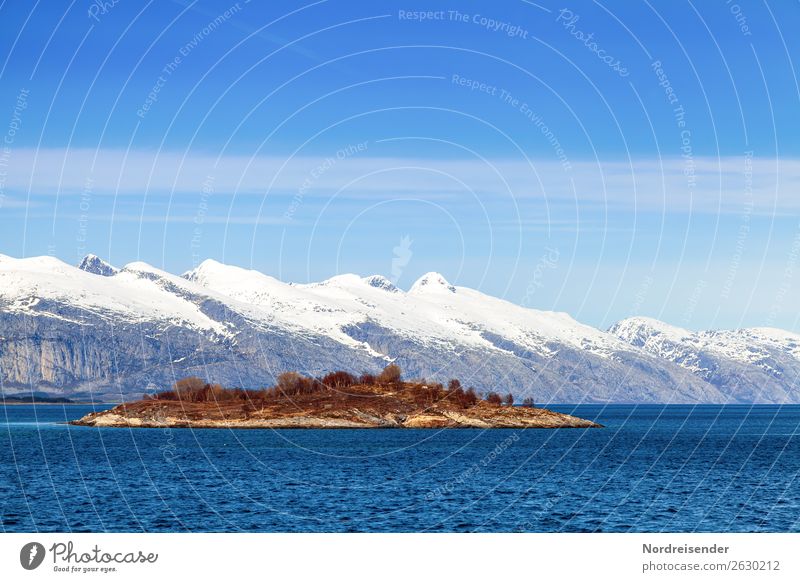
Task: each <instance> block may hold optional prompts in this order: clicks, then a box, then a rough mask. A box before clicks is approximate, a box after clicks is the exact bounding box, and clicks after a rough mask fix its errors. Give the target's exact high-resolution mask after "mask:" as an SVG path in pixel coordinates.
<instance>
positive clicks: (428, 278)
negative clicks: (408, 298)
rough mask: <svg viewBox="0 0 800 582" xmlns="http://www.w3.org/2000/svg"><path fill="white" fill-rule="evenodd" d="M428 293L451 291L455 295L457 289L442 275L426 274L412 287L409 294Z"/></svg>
mask: <svg viewBox="0 0 800 582" xmlns="http://www.w3.org/2000/svg"><path fill="white" fill-rule="evenodd" d="M427 291H449V292H450V293H455V292H456V288H455V287H454V286H453V285H451V284H450V283H448V282H447V279H445V278H444V277H443V276H442V275H441V274H440V273H434V272H431V273H425V274H424V275H423V276H422V277H420V278H419V279H417V281H416V283H414V284H413V285H412V286H411V290H410V291H409V293H420V292H427Z"/></svg>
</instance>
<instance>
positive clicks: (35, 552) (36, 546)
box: [19, 542, 45, 570]
mask: <svg viewBox="0 0 800 582" xmlns="http://www.w3.org/2000/svg"><path fill="white" fill-rule="evenodd" d="M44 554H45V551H44V546H43V545H42V544H40V543H39V542H29V543H27V544H25V545H24V546H22V549H21V550H20V551H19V563H20V564H22V567H23V568H25V569H26V570H35V569H36V568H38V567H39V566H41V565H42V562H43V561H44Z"/></svg>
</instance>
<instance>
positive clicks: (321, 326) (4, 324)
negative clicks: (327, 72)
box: [0, 256, 800, 403]
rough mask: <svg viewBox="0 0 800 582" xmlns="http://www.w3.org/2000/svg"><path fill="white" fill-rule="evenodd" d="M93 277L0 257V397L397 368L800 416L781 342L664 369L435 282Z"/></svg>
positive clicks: (790, 352)
mask: <svg viewBox="0 0 800 582" xmlns="http://www.w3.org/2000/svg"><path fill="white" fill-rule="evenodd" d="M97 261H99V259H97V260H94V259H92V258H87V259H86V260H85V261H84V262H83V263H82V265H84V266H85V267H86V268H80V269H79V268H75V267H71V266H69V265H66V264H65V263H62V262H60V261H58V260H56V259H54V258H51V257H37V258H30V259H12V258H10V257H5V256H0V382H1V383H2V388H3V390H4V392H6V393H14V392H19V391H24V390H28V391H29V390H30V389H31V388H33V389H35V390H37V391H44V392H49V393H53V394H55V395H65V396H72V395H74V396H87V395H91V396H92V397H95V398H102V399H106V400H119V399H131V398H137V397H139V396H140V395H141V394H142V393H143V392H150V391H153V390H154V389H161V388H164V387H166V386H168V385H170V384H171V383H172V382H174V381H175V380H176V379H179V378H182V377H184V376H187V375H198V376H202V377H204V378H207V379H208V380H209V381H212V382H218V383H220V384H223V385H226V386H243V387H253V388H256V387H262V386H267V385H271V384H272V383H274V381H275V378H276V377H277V375H278V374H280V373H281V372H284V371H287V370H297V371H300V372H304V373H307V374H313V375H320V374H322V373H325V372H329V371H331V370H336V369H347V370H364V371H373V372H375V371H378V370H380V369H382V368H383V367H384V366H385V365H386V363H387V362H390V361H395V362H397V363H398V364H399V365H400V366H401V367H402V368H403V370H404V372H405V376H406V377H426V378H429V379H432V380H438V381H446V380H447V379H449V378H451V377H459V378H461V379H462V381H464V383H465V384H466V385H471V386H474V387H475V388H477V389H478V390H484V391H488V390H496V391H501V392H508V391H511V392H513V393H514V394H515V396H517V397H518V398H523V397H525V396H528V395H532V396H534V398H536V401H537V402H542V403H547V402H586V401H588V402H676V403H677V402H731V401H750V400H753V401H756V402H800V390H798V389H797V372H798V365H800V364H798V358H799V357H800V356H798V350H797V349H796V345H797V344H796V341H797V339H796V338H797V336H795V335H792V334H789V333H788V332H780V331H777V330H771V331H769V332H767V331H764V330H762V331H760V332H759V331H758V330H742V331H737V332H704V334H705V335H704V334H699V335H700V337H702V338H705V339H704V340H703V341H704V342H706V343H705V344H704V345H705V346H706V347H705V348H704V349H702V350H699V351H698V350H697V349H695V350H694V352H692V350H691V349H689V348H691V347H692V346H694V347H695V348H696V347H697V345H696V344H695V343H692V342H693V341H695V340H692V342H689V344H685V343H680V342H678V343H679V344H680V345H681V347H682V350H683V351H682V352H681V354H683V355H682V356H681V357H674V353H673V352H671V351H669V350H667V349H657V348H656V345H660V343H659V342H660V341H661V340H657V339H648V338H653V337H657V334H655V333H650V334H649V333H648V332H647V331H646V330H644V329H641V330H639V331H637V330H636V329H634V327H635V326H628V325H622V324H623V323H624V322H621V323H620V324H619V326H615V327H614V328H612V330H611V333H607V332H603V331H600V330H598V329H595V328H592V327H590V326H587V325H583V324H581V323H579V322H577V321H575V320H574V319H572V318H571V317H569V316H568V315H566V314H563V313H555V312H546V311H537V310H532V309H525V308H522V307H520V306H518V305H514V304H512V303H509V302H507V301H503V300H500V299H497V298H494V297H490V296H487V295H484V294H482V293H480V292H478V291H475V290H472V289H468V288H465V287H458V286H454V285H451V284H450V283H448V282H447V281H446V280H445V279H444V277H442V276H441V275H439V274H436V273H429V274H427V275H424V276H423V277H421V278H420V279H419V280H418V281H417V283H415V284H414V285H413V286H412V287H411V289H410V290H409V291H407V292H405V291H402V290H400V289H398V288H397V287H396V286H394V285H393V284H392V283H391V282H390V281H388V280H386V279H385V278H383V277H380V276H372V277H367V278H361V277H358V276H356V275H340V276H337V277H333V278H332V279H329V280H327V281H324V282H321V283H314V284H308V285H294V284H287V283H283V282H281V281H278V280H277V279H274V278H272V277H269V276H267V275H264V274H261V273H259V272H257V271H250V270H246V269H241V268H238V267H231V266H226V265H223V264H220V263H217V262H215V261H210V260H209V261H205V262H204V263H202V264H201V265H200V266H199V267H198V268H196V269H194V270H192V271H190V272H188V273H185V274H184V275H183V276H175V275H171V274H169V273H166V272H164V271H161V270H159V269H156V268H154V267H151V266H149V265H146V264H144V263H131V264H129V265H126V266H125V267H124V268H122V269H119V270H117V269H114V268H113V267H111V266H110V265H107V264H106V263H103V264H102V265H101V264H99V263H98V262H97ZM104 265H107V267H108V268H106V267H105V266H104ZM662 325H663V324H662ZM687 333H688V332H687ZM743 334H744V335H743ZM747 334H756V335H760V336H769V335H770V334H773V335H775V337H774V338H773V339H772V340H770V341H772V343H770V342H767V343H763V345H762V347H761V348H759V349H760V350H761V351H759V354H758V357H756V355H753V358H752V359H750V360H748V361H742V360H741V359H737V358H735V357H732V352H736V351H738V347H734V346H737V345H739V344H736V343H735V342H744V343H746V344H748V343H749V342H750V340H749V339H747V337H749V336H747ZM778 336H780V337H778ZM713 338H716V339H713ZM792 338H794V339H792ZM712 339H713V341H712ZM670 341H672V340H670ZM727 342H734V343H732V344H729V343H727ZM776 342H777V343H776ZM791 342H795V343H794V344H792V343H791ZM784 344H785V345H786V346H791V345H795V348H791V347H787V348H786V349H783V348H780V347H778V346H783V345H784ZM724 345H729V346H730V350H729V351H727V352H726V351H725V349H723V347H722V346H724ZM759 345H761V344H759ZM708 346H717V347H716V348H714V349H713V350H711V349H710V348H709V347H708ZM750 347H751V346H750V345H748V346H747V348H748V349H749V348H750ZM684 348H685V349H684ZM712 353H713V357H712V355H710V354H712ZM693 354H694V355H693ZM692 358H699V361H698V362H697V366H694V365H692V363H691V361H692ZM743 379H747V380H748V383H745V382H744V380H743ZM745 386H749V388H747V387H745Z"/></svg>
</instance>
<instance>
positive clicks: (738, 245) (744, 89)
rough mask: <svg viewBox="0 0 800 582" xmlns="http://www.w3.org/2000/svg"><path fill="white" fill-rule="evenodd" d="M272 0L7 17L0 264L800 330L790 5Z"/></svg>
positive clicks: (799, 205) (799, 134)
mask: <svg viewBox="0 0 800 582" xmlns="http://www.w3.org/2000/svg"><path fill="white" fill-rule="evenodd" d="M263 4H269V5H266V6H265V5H262V3H255V2H253V3H248V2H244V1H240V2H239V3H236V2H201V1H198V2H188V1H187V2H150V3H148V4H146V5H142V4H140V3H133V2H126V1H124V0H120V1H119V2H117V3H116V4H113V3H111V2H107V3H105V4H104V5H103V4H102V3H89V2H81V3H78V2H73V3H68V2H63V3H61V2H48V3H47V4H46V5H45V4H44V3H38V4H29V3H23V2H6V3H4V4H3V5H2V6H0V29H1V30H2V34H0V83H1V84H2V91H0V132H2V133H3V138H2V139H3V146H2V148H3V149H0V232H1V233H2V241H1V242H2V244H1V245H0V252H2V253H4V254H8V255H12V256H33V255H42V254H54V255H56V256H58V257H60V258H62V259H63V260H66V261H68V262H77V261H78V260H79V259H80V257H81V256H82V255H83V254H85V253H87V252H94V253H96V254H98V255H100V256H102V257H104V258H107V259H109V260H111V261H112V262H113V263H115V264H118V265H122V264H124V263H126V262H129V261H133V260H144V261H147V262H149V263H151V264H153V265H156V266H159V267H162V268H165V269H167V270H170V271H173V272H182V271H184V270H187V269H190V268H192V267H193V266H195V265H196V264H197V263H198V262H199V261H200V260H202V259H204V258H207V257H211V258H215V259H218V260H222V261H225V262H227V263H232V264H237V265H241V266H249V267H253V268H256V269H259V270H261V271H264V272H267V273H270V274H272V275H275V276H277V277H280V278H281V279H284V280H290V281H301V282H302V281H311V280H320V279H324V278H327V277H330V276H332V275H335V274H337V273H342V272H356V273H360V274H364V275H367V274H373V273H381V274H384V275H386V276H389V277H391V278H393V279H395V280H396V281H397V283H398V284H399V285H400V286H402V287H408V286H409V285H410V284H411V283H413V281H414V280H415V279H416V278H417V277H418V276H420V275H421V274H423V273H425V272H427V271H439V272H441V273H443V274H444V275H445V277H447V278H448V279H449V280H450V281H451V282H453V283H455V284H460V285H466V286H471V287H476V288H480V289H481V290H483V291H485V292H487V293H491V294H493V295H498V296H503V297H505V298H507V299H508V300H510V301H513V302H515V303H522V304H524V305H527V306H530V307H536V308H541V309H555V310H559V311H566V312H569V313H570V314H572V315H573V316H575V317H576V318H578V319H579V320H581V321H584V322H587V323H590V324H592V325H596V326H599V327H605V326H607V325H609V324H611V323H613V322H614V321H615V320H617V319H620V318H623V317H627V316H630V315H648V316H653V317H658V318H660V319H663V320H665V321H668V322H671V323H673V324H676V325H681V326H684V327H688V328H692V329H699V328H726V327H739V326H756V325H771V326H776V327H784V328H787V329H793V330H796V331H800V322H799V321H798V304H800V302H798V301H797V299H796V297H797V296H798V289H800V282H798V280H797V279H798V277H800V264H798V263H800V256H799V255H800V218H799V217H800V212H798V211H799V210H800V196H798V185H799V184H800V115H797V111H798V107H800V90H799V89H798V80H797V75H796V70H795V66H796V63H798V62H800V50H798V47H799V44H800V41H799V40H798V39H797V36H796V34H793V28H794V27H792V26H790V25H789V24H788V23H792V22H794V23H796V22H797V21H798V16H800V8H798V6H797V5H796V4H792V3H769V4H765V3H756V2H738V3H736V2H733V1H731V2H726V1H723V0H720V1H718V2H704V3H699V2H698V3H688V2H650V3H647V2H643V3H630V2H572V3H549V2H537V3H532V2H524V1H518V2H513V1H509V2H503V3H483V2H471V3H465V2H450V3H447V2H434V3H422V2H418V3H404V2H370V3H354V2H338V1H321V2H310V3H307V4H305V3H295V2H281V3H263ZM420 11H427V13H424V14H423V15H420V14H419V12H420ZM421 16H424V18H421Z"/></svg>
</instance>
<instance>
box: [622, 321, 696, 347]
mask: <svg viewBox="0 0 800 582" xmlns="http://www.w3.org/2000/svg"><path fill="white" fill-rule="evenodd" d="M608 332H609V333H610V334H612V335H615V336H616V337H618V338H620V339H621V340H623V341H626V342H628V343H629V344H632V345H635V346H639V347H641V346H643V345H644V344H645V343H646V342H647V341H648V340H649V339H650V338H651V337H653V336H661V337H663V338H664V339H668V340H671V341H680V340H681V339H682V338H685V337H688V336H690V335H691V332H690V331H689V330H686V329H683V328H681V327H676V326H674V325H670V324H668V323H664V322H663V321H659V320H658V319H653V318H651V317H642V316H638V317H629V318H627V319H623V320H621V321H618V322H617V323H615V324H614V325H612V326H611V327H610V328H609V329H608Z"/></svg>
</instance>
